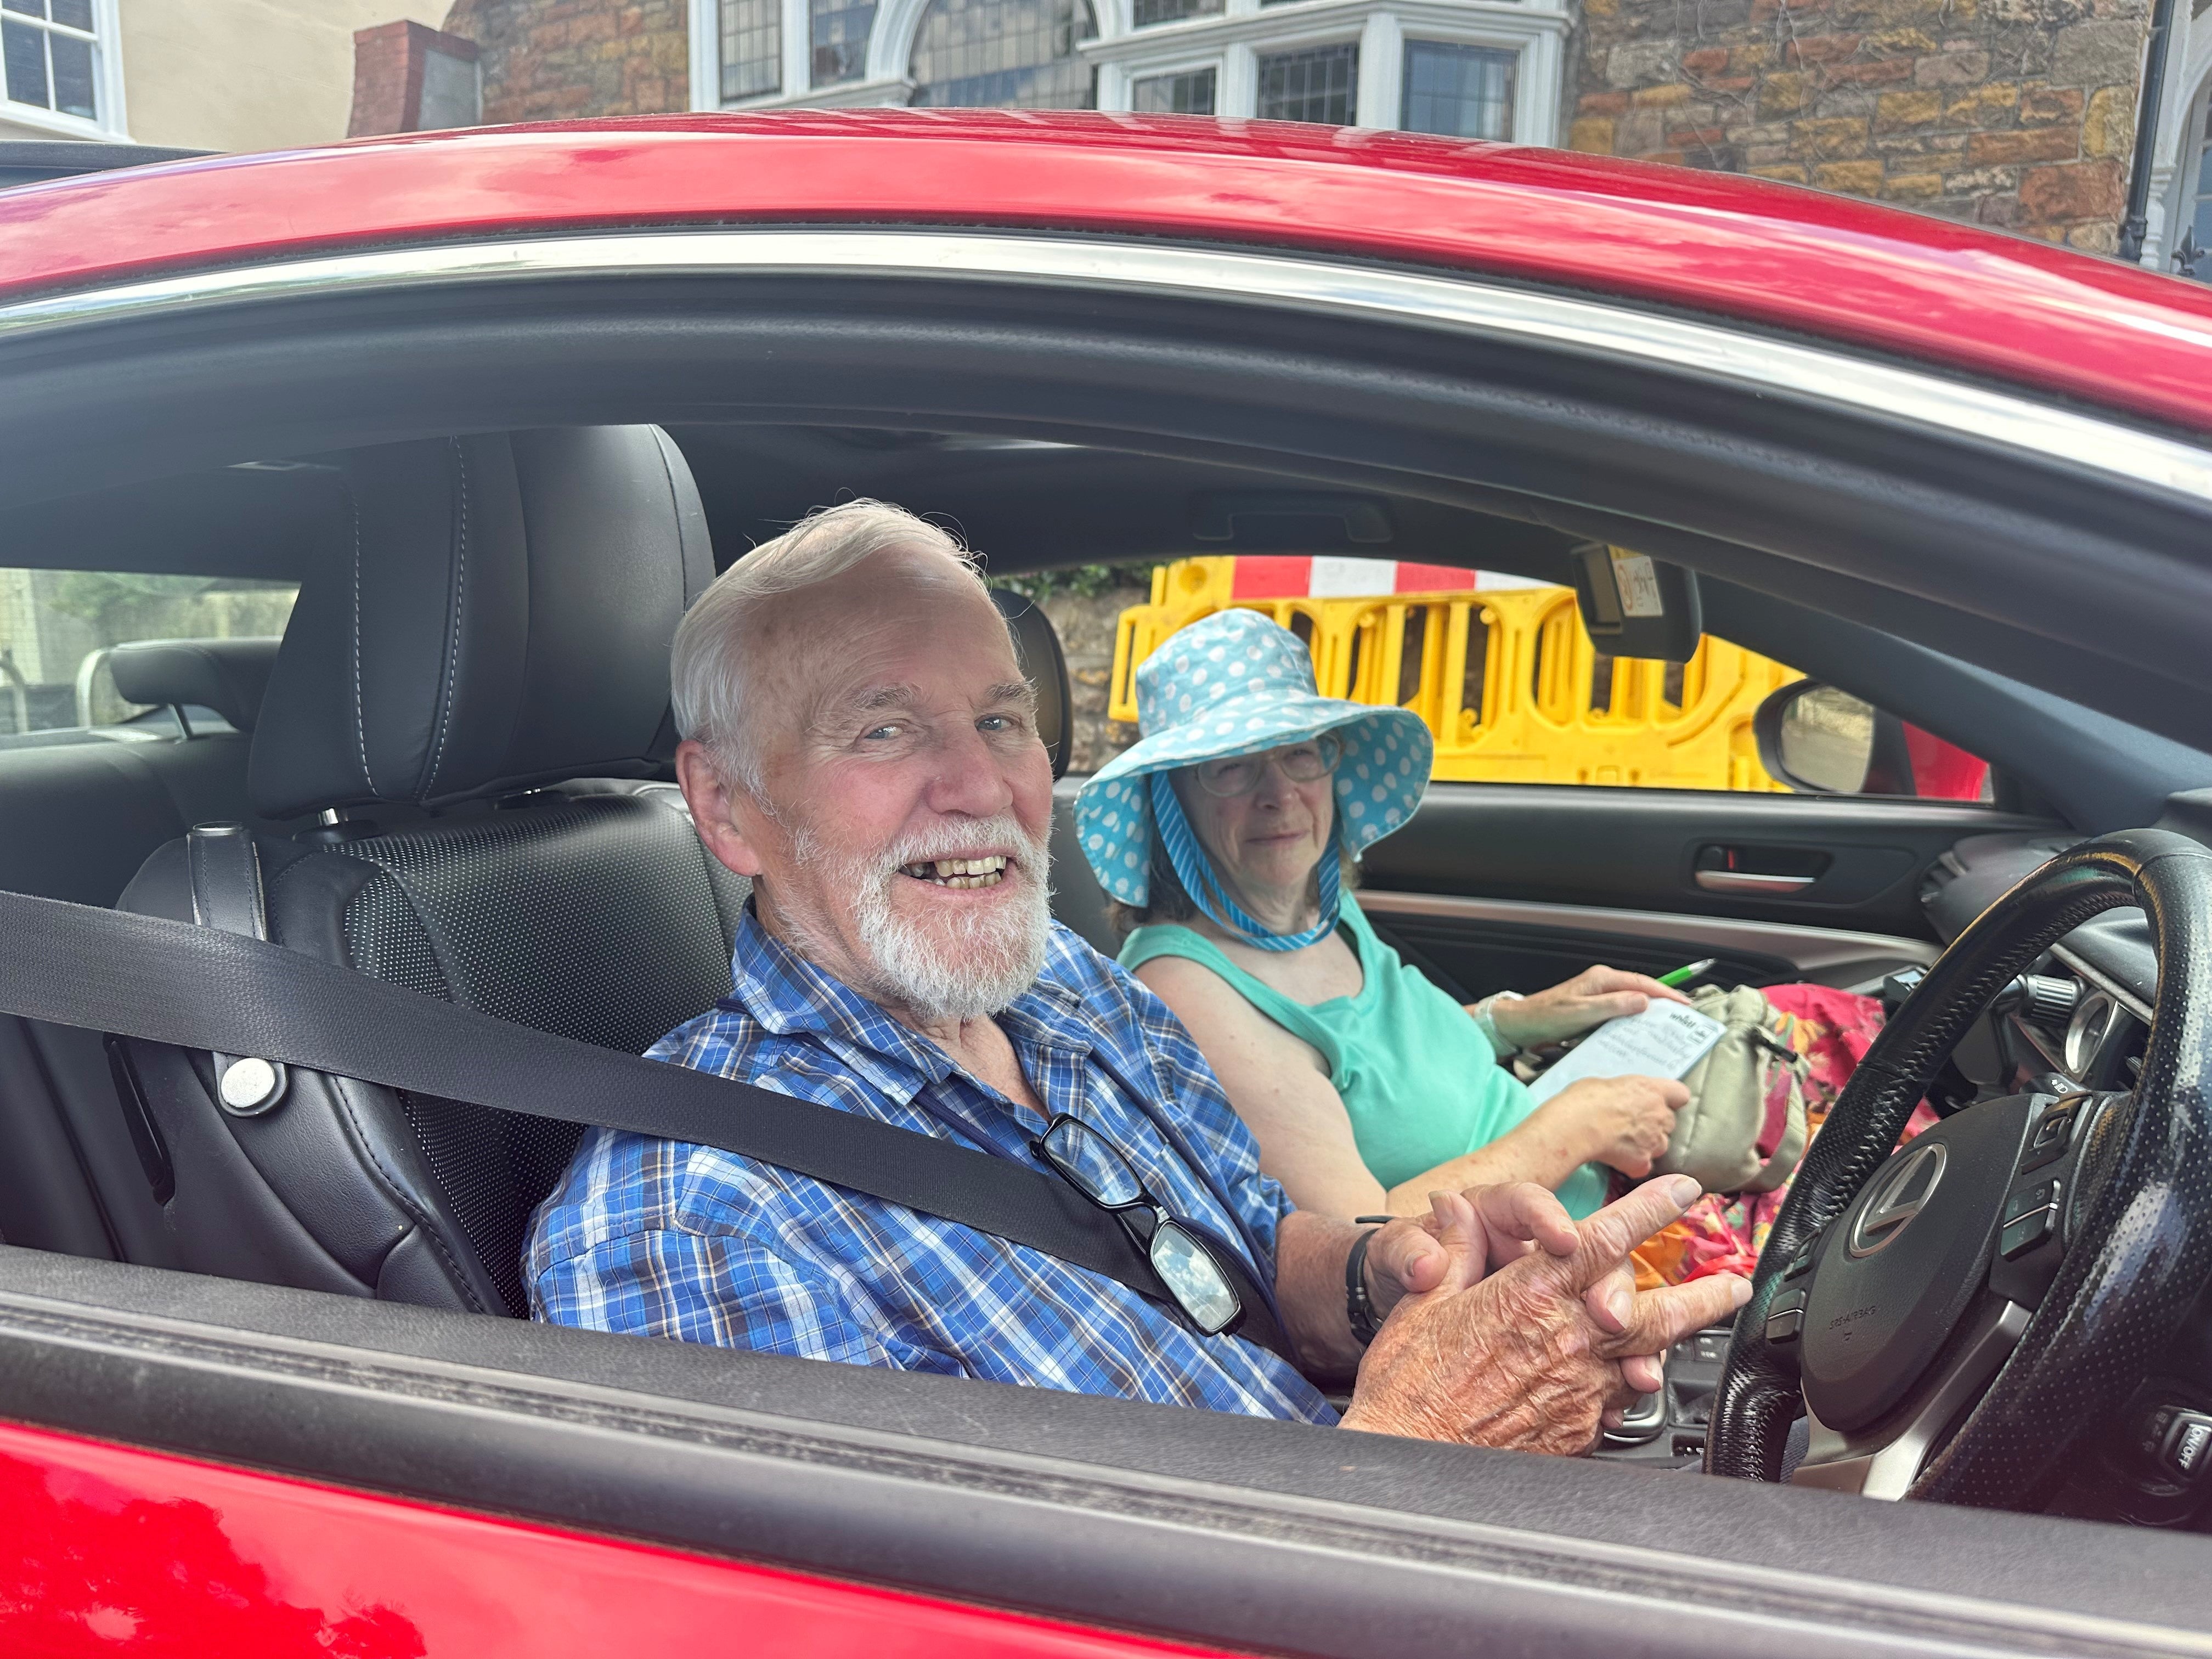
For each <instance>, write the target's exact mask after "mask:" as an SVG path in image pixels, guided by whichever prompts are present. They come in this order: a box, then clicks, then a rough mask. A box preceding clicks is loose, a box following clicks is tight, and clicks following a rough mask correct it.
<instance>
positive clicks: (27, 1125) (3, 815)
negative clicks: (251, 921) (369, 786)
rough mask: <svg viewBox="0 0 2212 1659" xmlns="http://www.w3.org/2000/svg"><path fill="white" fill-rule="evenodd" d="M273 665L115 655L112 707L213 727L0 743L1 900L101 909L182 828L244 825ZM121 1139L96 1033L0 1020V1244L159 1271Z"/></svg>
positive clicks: (130, 650)
mask: <svg viewBox="0 0 2212 1659" xmlns="http://www.w3.org/2000/svg"><path fill="white" fill-rule="evenodd" d="M108 660H109V662H110V664H111V665H112V668H113V671H114V674H115V682H116V686H117V689H118V690H120V691H121V692H122V694H123V696H124V697H125V699H126V700H127V701H129V702H140V703H149V704H155V705H164V704H166V705H167V706H169V707H172V708H179V707H189V708H195V709H201V710H207V711H210V712H211V713H212V714H215V715H216V716H217V717H219V718H217V719H216V720H209V719H208V718H207V717H206V715H205V714H201V715H198V716H197V722H198V723H197V725H196V726H193V728H192V735H191V736H190V737H185V736H179V735H174V734H173V729H172V730H171V731H163V730H161V729H159V728H157V727H153V726H145V725H137V726H100V727H94V728H91V729H89V730H79V731H68V732H37V733H33V734H29V736H27V738H21V739H10V740H9V741H8V742H6V743H4V744H0V887H4V888H6V889H8V890H10V891H13V892H19V893H36V894H38V895H40V896H41V897H46V898H60V899H69V900H70V901H72V902H76V903H79V904H112V903H114V902H115V900H116V896H117V895H118V894H119V893H121V892H122V891H123V889H124V887H125V884H127V883H128V882H129V881H130V880H131V877H132V876H133V875H134V874H135V873H136V872H137V869H138V867H139V866H140V865H142V864H143V863H144V862H145V860H146V856H147V854H149V853H151V852H152V851H153V850H154V849H155V848H157V847H160V846H161V844H162V843H163V842H167V841H170V840H172V839H173V838H174V837H176V836H180V835H182V834H183V833H184V832H185V829H186V828H188V827H189V826H190V825H191V824H193V823H198V822H201V821H204V820H205V819H209V818H234V819H247V820H252V818H253V813H252V806H251V804H250V803H249V802H248V800H247V798H246V754H247V744H248V741H249V739H248V737H247V736H246V734H247V733H249V732H252V729H253V725H254V720H255V716H256V714H258V710H259V707H260V702H261V690H262V686H263V684H264V682H265V681H266V680H267V678H268V676H269V671H270V665H272V664H273V663H274V662H275V661H276V641H275V640H273V639H270V640H264V639H235V640H208V641H199V640H155V641H137V642H134V643H132V644H129V645H122V646H118V647H115V649H114V651H113V652H112V653H110V656H109V659H108ZM164 724H166V722H164ZM258 827H259V828H261V829H264V830H268V831H272V832H273V831H276V830H279V829H282V828H283V827H284V826H283V825H281V824H279V823H274V822H265V821H264V822H260V823H258ZM123 1127H124V1125H123V1120H122V1118H121V1117H120V1116H119V1115H118V1114H117V1111H116V1101H115V1091H114V1085H113V1083H112V1079H111V1076H110V1067H109V1065H108V1060H107V1056H106V1054H105V1053H104V1052H103V1051H102V1048H101V1043H100V1035H99V1034H98V1033H97V1032H90V1031H79V1030H70V1029H69V1028H67V1027H64V1026H58V1025H48V1024H43V1023H42V1022H40V1021H36V1020H19V1019H14V1018H0V1152H4V1155H0V1237H5V1238H7V1239H8V1240H9V1242H10V1243H17V1244H28V1245H32V1246H34V1247H36V1248H38V1249H48V1250H62V1251H66V1252H69V1253H70V1254H72V1255H93V1256H114V1255H128V1256H131V1257H132V1258H133V1259H137V1260H141V1261H147V1262H149V1264H151V1265H155V1266H162V1265H167V1261H168V1257H167V1255H166V1242H165V1233H164V1230H163V1228H162V1226H161V1218H160V1215H159V1213H158V1212H157V1211H156V1209H155V1206H154V1203H153V1201H152V1200H151V1198H150V1197H149V1192H148V1188H147V1184H146V1182H145V1179H144V1177H143V1175H142V1173H141V1170H140V1166H139V1160H138V1159H137V1156H136V1155H135V1153H134V1152H133V1151H132V1149H131V1146H130V1145H129V1144H128V1142H127V1141H126V1140H125V1138H124V1136H123V1133H122V1132H123Z"/></svg>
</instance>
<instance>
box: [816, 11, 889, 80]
mask: <svg viewBox="0 0 2212 1659" xmlns="http://www.w3.org/2000/svg"><path fill="white" fill-rule="evenodd" d="M807 18H808V25H809V29H810V31H811V34H812V37H813V38H812V39H811V40H810V41H809V43H808V44H809V45H810V46H811V48H812V51H813V57H812V63H813V76H814V84H815V85H816V86H817V87H829V86H835V85H836V83H837V82H840V81H857V80H859V79H860V77H861V76H863V75H865V74H866V73H867V70H868V31H869V30H870V29H871V28H872V27H874V26H875V21H876V0H808V3H807Z"/></svg>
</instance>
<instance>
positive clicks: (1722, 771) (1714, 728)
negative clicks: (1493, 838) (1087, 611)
mask: <svg viewBox="0 0 2212 1659" xmlns="http://www.w3.org/2000/svg"><path fill="white" fill-rule="evenodd" d="M1235 563H1236V561H1235V560H1234V559H1229V558H1208V559H1184V560H1182V561H1179V562H1176V563H1175V564H1171V565H1168V566H1166V567H1164V568H1161V569H1158V570H1156V571H1154V572H1153V573H1152V603H1151V604H1149V605H1132V606H1131V607H1130V608H1129V609H1127V611H1123V612H1122V613H1121V619H1120V624H1119V626H1118V628H1117V629H1116V631H1115V646H1114V674H1113V680H1112V684H1111V688H1110V690H1111V696H1110V702H1109V708H1108V709H1107V714H1108V717H1109V719H1113V720H1127V721H1133V720H1135V719H1136V718H1137V708H1136V697H1135V692H1134V688H1133V681H1132V678H1131V677H1132V676H1133V674H1134V672H1135V671H1136V668H1137V665H1138V664H1139V663H1141V662H1143V661H1144V659H1146V657H1148V656H1150V655H1151V654H1152V653H1153V651H1155V650H1157V649H1158V647H1159V645H1160V643H1161V642H1162V641H1164V640H1165V639H1166V638H1167V637H1168V636H1169V635H1170V634H1173V633H1175V632H1176V630H1177V629H1182V628H1187V627H1188V626H1189V625H1190V624H1191V623H1194V622H1196V621H1198V620H1199V618H1200V617H1207V616H1211V615H1212V614H1213V613H1214V612H1215V611H1221V610H1225V609H1227V608H1229V607H1231V605H1237V606H1242V607H1244V608H1246V609H1249V610H1253V611H1259V612H1261V614H1262V615H1264V616H1267V617H1272V618H1273V620H1274V621H1276V622H1278V623H1281V624H1282V625H1283V626H1284V627H1285V628H1288V629H1291V630H1292V631H1293V632H1294V633H1296V634H1297V635H1299V636H1300V637H1301V638H1303V639H1304V640H1305V641H1306V643H1307V645H1308V647H1310V649H1311V651H1312V652H1313V657H1314V673H1315V678H1316V681H1317V683H1318V684H1319V686H1320V689H1321V691H1322V695H1323V696H1333V697H1349V698H1351V699H1352V701H1354V702H1364V703H1371V704H1374V705H1376V706H1377V707H1384V706H1388V705H1389V704H1392V703H1395V704H1397V705H1398V706H1400V707H1401V708H1410V709H1412V710H1413V712H1414V713H1415V714H1419V716H1420V717H1421V719H1422V720H1423V722H1424V723H1425V725H1426V726H1428V728H1429V732H1430V733H1431V736H1433V737H1434V738H1436V744H1437V759H1436V770H1435V773H1434V775H1435V776H1436V777H1437V778H1440V779H1449V780H1454V781H1486V782H1510V783H1584V784H1615V785H1622V786H1627V787H1644V788H1652V789H1733V790H1755V791H1765V792H1771V793H1787V787H1786V786H1784V785H1783V784H1780V783H1778V782H1777V781H1775V780H1774V779H1772V778H1771V777H1770V776H1768V775H1767V773H1766V770H1765V768H1763V767H1762V766H1760V765H1759V753H1758V749H1757V746H1756V744H1754V743H1753V738H1752V731H1751V717H1752V713H1753V710H1754V709H1756V708H1758V707H1759V703H1760V702H1761V701H1762V700H1763V699H1764V698H1765V696H1767V695H1768V693H1770V692H1771V691H1773V690H1775V689H1776V688H1777V687H1778V686H1782V685H1786V684H1789V683H1790V681H1792V680H1795V679H1796V678H1799V675H1798V672H1797V671H1796V669H1794V668H1787V667H1784V665H1782V664H1780V663H1778V662H1775V661H1772V660H1771V659H1768V658H1765V657H1761V656H1759V655H1757V654H1755V653H1752V652H1749V651H1746V650H1744V649H1743V648H1742V647H1740V646H1735V645H1730V644H1729V643H1728V642H1727V641H1724V640H1718V639H1715V638H1713V637H1712V636H1711V635H1706V636H1705V640H1704V641H1702V642H1701V643H1700V644H1699V647H1698V650H1697V654H1696V655H1695V656H1693V657H1692V658H1691V659H1690V660H1689V661H1688V662H1687V663H1686V664H1683V665H1680V667H1679V668H1676V667H1674V665H1669V664H1667V663H1662V662H1648V661H1642V660H1638V659H1632V658H1626V657H1621V658H1613V657H1605V656H1601V654H1600V653H1598V651H1597V650H1596V648H1595V647H1594V646H1593V645H1592V644H1591V643H1590V639H1589V635H1588V634H1587V633H1585V632H1584V631H1583V626H1582V620H1581V618H1580V617H1579V616H1578V615H1577V611H1576V605H1575V595H1574V590H1573V589H1571V588H1566V587H1532V588H1507V589H1502V590H1498V591H1495V592H1490V591H1483V592H1456V593H1395V594H1391V595H1389V596H1387V597H1377V598H1361V599H1310V598H1285V599H1236V598H1234V597H1233V596H1232V586H1233V581H1234V575H1233V571H1234V567H1235Z"/></svg>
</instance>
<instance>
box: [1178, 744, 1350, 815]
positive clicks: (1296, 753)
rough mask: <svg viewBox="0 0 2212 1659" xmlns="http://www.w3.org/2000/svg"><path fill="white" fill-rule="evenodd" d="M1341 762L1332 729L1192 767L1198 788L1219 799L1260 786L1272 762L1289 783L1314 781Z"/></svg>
mask: <svg viewBox="0 0 2212 1659" xmlns="http://www.w3.org/2000/svg"><path fill="white" fill-rule="evenodd" d="M1343 761H1344V740H1343V739H1342V738H1339V737H1338V736H1337V735H1336V734H1335V733H1334V732H1323V733H1322V735H1321V736H1320V737H1317V738H1310V739H1308V740H1307V741H1306V742H1304V743H1286V744H1284V745H1283V746H1282V747H1281V748H1279V749H1269V750H1263V751H1261V753H1259V754H1257V755H1231V756H1229V757H1226V758H1225V759H1222V760H1210V761H1206V762H1203V763H1200V765H1199V766H1198V767H1197V769H1196V770H1197V772H1198V787H1200V788H1201V789H1203V790H1205V791H1206V793H1207V794H1209V795H1212V796H1216V797H1218V799H1223V800H1231V799H1235V798H1236V797H1237V796H1238V795H1249V794H1250V793H1252V792H1253V791H1254V790H1255V789H1257V788H1258V787H1260V781H1261V779H1262V778H1264V777H1266V776H1267V768H1268V767H1269V766H1270V765H1271V764H1272V765H1275V766H1279V767H1281V768H1282V769H1283V775H1284V776H1285V777H1286V778H1288V779H1289V780H1290V781H1291V782H1292V783H1317V782H1319V781H1321V780H1322V779H1323V778H1325V777H1328V775H1330V774H1331V773H1333V772H1334V771H1335V770H1336V769H1337V768H1338V766H1340V764H1342V763H1343Z"/></svg>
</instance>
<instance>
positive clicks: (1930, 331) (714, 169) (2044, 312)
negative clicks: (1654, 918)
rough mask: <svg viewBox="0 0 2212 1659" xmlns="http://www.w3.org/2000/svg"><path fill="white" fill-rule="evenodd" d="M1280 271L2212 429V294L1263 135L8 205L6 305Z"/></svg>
mask: <svg viewBox="0 0 2212 1659" xmlns="http://www.w3.org/2000/svg"><path fill="white" fill-rule="evenodd" d="M684 222H695V223H696V222H715V223H720V224H724V225H727V224H730V223H732V222H739V223H746V222H750V223H772V224H782V225H792V224H805V223H822V222H834V223H842V224H854V223H860V224H884V223H928V224H933V225H944V224H946V223H957V224H960V225H963V226H969V227H992V228H1023V229H1040V228H1050V229H1055V230H1063V231H1074V232H1079V233H1083V232H1090V233H1100V232H1108V233H1122V234H1127V233H1137V234H1145V235H1148V236H1166V237H1173V238H1176V239H1178V240H1200V241H1209V242H1234V243H1245V244H1251V243H1258V244H1262V245H1265V246H1270V247H1274V248H1286V249H1297V250H1309V251H1316V252H1321V251H1327V252H1336V253H1342V254H1352V255H1355V256H1360V257H1364V258H1374V259H1377V260H1383V261H1388V262H1390V263H1394V264H1407V263H1413V264H1425V265H1431V266H1443V267H1449V268H1455V269H1458V270H1466V271H1471V272H1479V273H1483V274H1486V275H1489V276H1496V277H1501V278H1505V279H1510V280H1516V281H1523V282H1534V283H1543V284H1546V285H1547V286H1559V287H1567V288H1572V289H1584V290H1595V291H1599V292H1604V293H1610V294H1613V295H1622V296H1626V297H1629V298H1632V299H1635V300H1638V301H1644V302H1647V303H1653V304H1656V305H1660V306H1663V307H1669V308H1680V309H1686V310H1691V311H1696V312H1703V313H1718V314H1721V315H1724V316H1728V317H1730V318H1734V319H1740V320H1743V321H1747V322H1752V323H1756V324H1761V325H1769V326H1772V327H1778V328H1781V329H1785V330H1789V331H1796V332H1800V333H1805V334H1811V335H1815V336H1820V337H1827V338H1829V339H1832V340H1836V341H1842V342H1847V343H1851V344H1854V345H1857V346H1860V347H1864V348H1871V349H1875V350H1877V351H1880V352H1882V353H1885V354H1891V355H1894V356H1901V357H1905V358H1909V359H1912V360H1914V361H1917V362H1923V363H1934V364H1941V365H1948V366H1949V367H1951V368H1956V369H1959V370H1962V371H1965V372H1966V373H1968V374H1973V375H1976V376H1980V377H1986V378H1990V379H1995V380H2005V381H2009V382H2011V383H2013V384H2015V385H2016V386H2028V387H2032V388H2034V389H2037V390H2039V391H2040V392H2043V393H2045V394H2046V395H2055V396H2059V397H2063V398H2073V399H2079V400H2083V401H2087V402H2088V403H2092V404H2101V405H2103V406H2105V407H2106V408H2107V409H2109V410H2124V411H2129V412H2131V413H2134V414H2136V415H2139V416H2148V417H2150V418H2152V419H2154V420H2158V421H2160V422H2169V423H2172V424H2176V425H2179V426H2182V427H2185V428H2194V429H2195V430H2197V431H2198V432H2203V431H2206V430H2212V294H2208V293H2207V292H2206V291H2205V290H2204V289H2202V288H2200V287H2198V286H2197V285H2196V284H2193V283H2185V282H2183V281H2181V280H2179V278H2173V277H2167V276H2159V275H2155V274H2154V273H2151V272H2148V271H2144V270H2141V269H2139V268H2136V267H2131V266H2126V265H2122V264H2118V263H2115V262H2113V261H2111V260H2106V259H2099V258H2091V257H2089V256H2087V255H2083V254H2079V253H2075V252H2069V251H2068V250H2065V249H2063V248H2058V247H2054V246H2049V245H2047V244H2044V243H2041V242H2037V241H2034V240H2029V239H2027V238H2022V237H2014V236H2008V235H2002V234H1995V233H1991V232H1989V231H1985V230H1981V229H1978V228H1972V227H1969V226H1965V225H1960V224H1955V223H1953V222H1949V221H1946V220H1941V219H1936V218H1933V217H1929V216H1923V215H1919V214H1914V213H1909V212H1905V211H1904V210H1898V209H1893V208H1888V207H1884V206H1881V205H1880V204H1875V203H1870V202H1865V201H1861V200H1858V199H1856V198H1852V197H1841V196H1835V195H1830V194H1826V193H1824V192H1820V191H1809V190H1803V189H1800V188H1797V187H1796V186H1792V185H1779V184H1774V183H1771V182H1769V181H1766V180H1763V179H1749V178H1745V177H1741V176H1738V175H1733V174H1722V173H1708V172H1702V171H1697V170H1692V169H1688V168H1683V167H1657V166H1651V165H1647V164H1644V163H1640V162H1633V161H1619V160H1614V159H1612V158H1609V157H1600V156H1590V155H1575V154H1571V153H1568V152H1564V151H1556V150H1546V149H1534V148H1529V147H1525V146H1515V145H1502V144H1482V143H1466V142H1462V141H1457V140H1443V139H1436V138H1429V137H1421V136H1419V135H1413V134H1407V133H1396V132H1377V131H1364V130H1359V129H1352V128H1328V127H1321V126H1314V125H1293V124H1285V123H1274V122H1255V121H1216V120H1211V119H1199V118H1186V117H1152V116H1133V115H1121V114H1099V113H1083V112H1034V111H1000V110H945V111H938V110H926V111H925V110H884V109H873V110H834V111H815V112H765V113H760V114H702V115H688V116H659V117H647V118H634V119H627V120H615V121H592V122H567V123H553V124H545V125H532V126H516V127H501V128H480V129H472V130H469V131H462V132H455V133H434V134H409V135H403V136H400V137H390V138H380V139H373V140H362V141H358V142H355V143H343V144H336V145H331V146H329V147H327V148H325V149H308V150H295V151H289V152H281V153H273V154H270V155H248V156H223V157H216V158H210V159H206V160H201V161H180V162H173V163H169V164H167V165H163V166H157V167H143V168H131V169H125V170H124V171H120V172H110V173H100V174H98V175H94V176H91V177H87V178H81V179H63V180H58V181H56V182H53V183H50V184H43V185H29V186H26V187H23V188H21V189H17V190H12V191H4V192H0V302H4V301H7V300H9V299H11V298H16V297H27V296H28V295H33V294H34V293H38V292H42V291H43V292H53V291H57V290H67V289H83V288H89V287H100V286H106V285H108V284H112V283H118V282H127V281H130V280H131V279H134V278H138V277H143V276H153V275H155V274H157V273H165V272H175V271H179V270H192V269H198V268H204V267H208V266H210V265H217V264H235V263H237V262H239V261H240V260H247V261H253V262H261V261H267V260H272V259H280V258H289V257H293V256H297V255H301V254H305V253H308V252H331V251H335V250H338V249H342V248H344V247H346V246H349V245H361V244H374V245H378V246H386V247H388V246H391V245H392V244H393V243H394V242H407V241H416V240H436V241H447V240H458V239H482V238H485V237H489V236H496V235H501V234H518V233H520V234H529V233H534V232H542V231H547V230H566V229H577V228H615V227H623V228H636V227H639V226H647V225H653V224H660V223H684Z"/></svg>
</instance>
